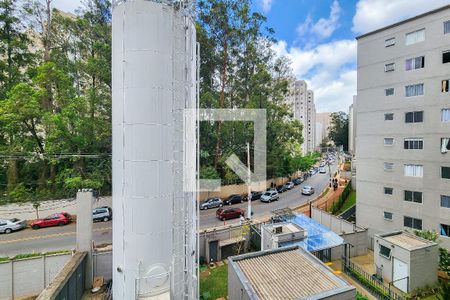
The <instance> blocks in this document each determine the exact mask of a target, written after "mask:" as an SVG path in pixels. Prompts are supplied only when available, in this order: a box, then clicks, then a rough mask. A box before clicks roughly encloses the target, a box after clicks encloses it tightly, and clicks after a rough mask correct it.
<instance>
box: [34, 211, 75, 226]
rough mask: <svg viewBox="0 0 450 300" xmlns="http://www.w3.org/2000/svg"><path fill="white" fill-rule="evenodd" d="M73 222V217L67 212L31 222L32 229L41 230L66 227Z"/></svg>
mask: <svg viewBox="0 0 450 300" xmlns="http://www.w3.org/2000/svg"><path fill="white" fill-rule="evenodd" d="M71 221H72V216H71V215H69V214H68V213H66V212H61V213H56V214H52V215H50V216H48V217H46V218H44V219H37V220H34V221H33V222H31V228H33V229H39V228H43V227H51V226H64V225H67V224H69V223H70V222H71Z"/></svg>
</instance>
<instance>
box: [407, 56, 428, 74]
mask: <svg viewBox="0 0 450 300" xmlns="http://www.w3.org/2000/svg"><path fill="white" fill-rule="evenodd" d="M422 68H425V56H419V57H414V58H409V59H407V60H406V61H405V69H406V71H410V70H416V69H422Z"/></svg>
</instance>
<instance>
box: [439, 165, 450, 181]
mask: <svg viewBox="0 0 450 300" xmlns="http://www.w3.org/2000/svg"><path fill="white" fill-rule="evenodd" d="M441 178H443V179H450V167H441Z"/></svg>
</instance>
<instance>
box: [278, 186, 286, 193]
mask: <svg viewBox="0 0 450 300" xmlns="http://www.w3.org/2000/svg"><path fill="white" fill-rule="evenodd" d="M287 190H288V189H287V187H286V185H279V186H277V192H278V193H279V194H281V193H284V192H286V191H287Z"/></svg>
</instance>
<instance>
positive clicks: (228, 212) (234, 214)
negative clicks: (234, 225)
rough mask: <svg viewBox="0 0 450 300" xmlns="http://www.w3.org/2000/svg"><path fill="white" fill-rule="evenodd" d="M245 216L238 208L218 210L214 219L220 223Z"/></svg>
mask: <svg viewBox="0 0 450 300" xmlns="http://www.w3.org/2000/svg"><path fill="white" fill-rule="evenodd" d="M244 215H245V211H244V210H243V209H240V208H219V209H218V210H217V211H216V217H217V218H219V219H220V220H222V221H225V220H229V219H236V218H240V217H241V216H244Z"/></svg>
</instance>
